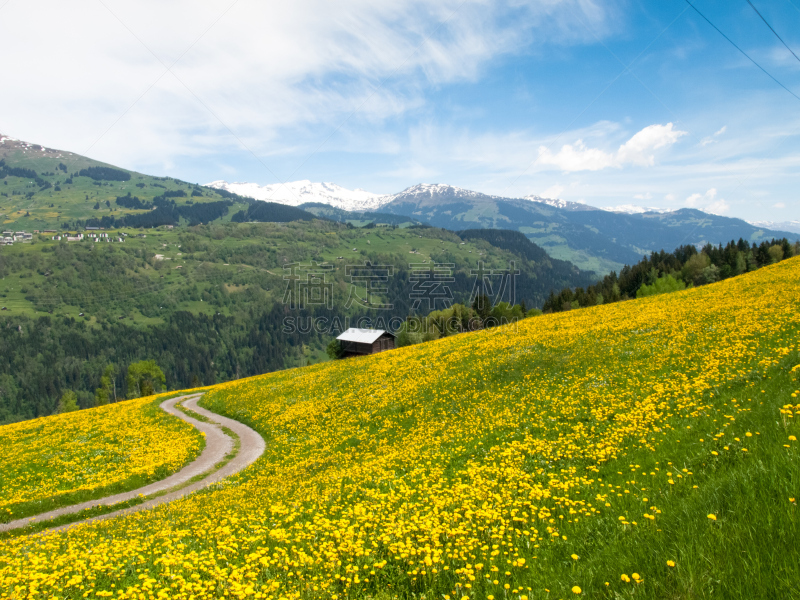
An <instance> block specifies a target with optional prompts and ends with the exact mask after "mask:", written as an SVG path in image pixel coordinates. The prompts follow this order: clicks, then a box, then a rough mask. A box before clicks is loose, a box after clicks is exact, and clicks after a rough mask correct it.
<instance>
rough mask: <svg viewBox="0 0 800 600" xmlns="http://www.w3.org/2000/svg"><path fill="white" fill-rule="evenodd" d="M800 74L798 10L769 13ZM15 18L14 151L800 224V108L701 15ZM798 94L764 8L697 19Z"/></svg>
mask: <svg viewBox="0 0 800 600" xmlns="http://www.w3.org/2000/svg"><path fill="white" fill-rule="evenodd" d="M753 3H754V5H755V6H756V7H757V8H758V9H759V11H761V13H762V14H763V15H764V16H765V18H766V19H767V20H768V21H769V22H770V23H771V24H772V26H773V27H774V28H775V29H776V31H777V32H778V33H779V34H780V35H781V36H782V37H783V39H784V40H785V41H786V42H787V43H788V44H789V46H790V47H791V48H793V49H794V51H795V52H796V53H797V54H798V55H800V0H770V1H766V0H753ZM65 4H67V3H58V2H52V1H37V0H32V1H28V0H8V1H7V2H6V3H5V4H3V3H2V0H0V35H2V39H3V44H4V68H3V77H2V82H3V89H4V91H3V93H2V94H0V132H3V133H5V134H8V135H11V136H13V137H17V138H21V139H25V140H28V141H34V142H38V143H42V144H45V145H48V146H52V147H58V148H63V149H68V150H73V151H76V152H79V153H85V154H88V155H89V156H92V157H94V158H97V159H100V160H104V161H107V162H110V163H113V164H117V165H120V166H124V167H127V168H131V169H136V170H139V171H143V172H147V173H151V174H159V175H171V176H174V177H178V178H181V179H185V180H189V181H198V182H201V183H203V182H208V181H212V180H216V179H226V180H228V181H251V182H258V183H261V184H267V183H275V182H278V181H293V180H298V179H309V180H312V181H330V182H334V183H337V184H339V185H342V186H344V187H348V188H362V189H366V190H369V191H373V192H377V193H395V192H398V191H400V190H402V189H404V188H406V187H408V186H410V185H413V184H415V183H420V182H426V183H448V184H451V185H455V186H460V187H465V188H469V189H473V190H477V191H481V192H485V193H491V194H499V195H505V196H512V197H520V196H525V195H528V194H538V195H544V196H549V197H560V198H564V199H566V200H572V201H579V202H586V203H588V204H592V205H595V206H617V205H626V204H633V205H639V206H652V207H659V208H682V207H686V206H691V207H696V208H701V209H704V210H709V211H712V212H715V213H719V214H725V215H729V216H738V217H742V218H746V219H750V220H773V221H783V220H790V219H791V220H796V219H800V197H798V189H800V185H799V184H800V100H798V99H797V98H794V97H792V96H791V95H790V94H789V93H787V92H786V91H785V90H783V89H781V88H780V87H779V86H778V85H777V84H776V83H775V82H773V81H772V80H770V79H769V77H768V76H766V75H765V74H764V73H762V72H761V71H759V70H758V68H757V67H755V66H754V65H753V64H752V63H750V62H749V61H748V60H747V58H745V57H744V56H743V55H742V54H740V53H739V52H738V51H737V50H736V49H735V48H734V47H733V46H731V45H730V44H729V43H728V42H727V41H725V39H723V38H722V37H721V36H720V34H719V33H717V32H716V31H714V30H713V29H712V28H711V27H710V26H709V25H708V24H707V23H706V22H705V21H703V20H702V18H701V17H699V15H697V13H695V12H694V11H693V10H692V9H691V8H690V7H689V5H688V4H686V2H684V1H678V0H666V1H663V2H634V1H630V2H600V1H597V2H591V1H589V0H585V1H570V0H561V1H555V0H553V1H547V2H534V3H521V2H514V1H511V2H488V1H481V0H457V1H453V2H450V1H449V0H440V1H438V2H423V1H413V0H397V1H395V2H392V3H375V2H371V1H367V0H343V1H341V2H337V3H330V2H322V1H312V0H302V1H298V2H293V3H281V4H276V3H263V2H262V3H256V2H254V1H252V0H225V1H217V0H213V1H205V0H203V1H196V2H188V1H185V2H184V1H170V2H155V1H150V0H142V1H141V2H136V3H126V2H121V1H112V0H107V1H104V2H103V3H101V2H96V1H93V2H89V1H86V2H83V1H81V0H79V1H78V2H74V3H69V4H68V5H65ZM695 6H697V7H698V8H699V9H700V10H701V11H702V12H703V13H704V14H705V15H706V16H707V17H708V18H709V19H710V20H711V21H712V22H714V23H715V24H716V25H717V26H718V27H719V28H720V29H721V30H722V31H724V32H725V33H726V35H728V36H729V37H730V38H731V39H732V40H734V41H735V42H736V43H737V44H738V45H739V46H740V47H742V48H743V49H744V50H745V51H746V52H747V53H748V54H749V55H750V56H752V57H753V58H754V59H755V60H756V61H758V62H759V64H761V65H762V66H763V67H764V68H765V69H766V70H767V71H769V72H770V73H771V74H772V75H774V76H775V77H776V78H777V79H779V80H780V81H781V82H782V83H783V84H784V85H786V86H787V87H788V88H789V89H791V90H792V91H794V92H795V93H796V94H797V95H799V96H800V61H798V60H797V59H795V57H793V56H792V55H791V54H790V52H789V51H788V50H786V48H785V47H784V46H783V45H782V44H781V43H780V41H779V40H778V39H777V38H776V37H775V36H774V34H773V33H772V32H770V31H769V29H768V28H767V26H766V25H765V24H764V23H763V22H762V21H761V20H760V19H759V17H758V15H756V13H755V12H754V11H753V9H752V8H751V7H750V6H749V5H748V4H747V2H746V1H745V0H741V1H740V0H732V1H730V2H719V1H711V0H697V2H695Z"/></svg>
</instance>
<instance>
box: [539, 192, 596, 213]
mask: <svg viewBox="0 0 800 600" xmlns="http://www.w3.org/2000/svg"><path fill="white" fill-rule="evenodd" d="M523 199H524V200H530V201H531V202H538V203H539V204H546V205H547V206H553V207H555V208H563V209H564V210H597V209H596V208H595V207H594V206H589V205H588V204H585V203H584V202H570V201H569V200H562V199H561V198H542V197H541V196H537V195H535V194H531V195H529V196H525V198H523Z"/></svg>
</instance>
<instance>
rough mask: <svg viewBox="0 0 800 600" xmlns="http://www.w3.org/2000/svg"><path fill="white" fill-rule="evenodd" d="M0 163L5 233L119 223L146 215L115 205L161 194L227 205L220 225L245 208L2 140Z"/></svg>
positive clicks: (186, 187)
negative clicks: (89, 221) (122, 200)
mask: <svg viewBox="0 0 800 600" xmlns="http://www.w3.org/2000/svg"><path fill="white" fill-rule="evenodd" d="M0 161H1V162H0V182H1V183H0V219H2V224H3V227H4V228H7V229H14V230H26V231H33V230H40V231H42V230H45V229H61V228H62V227H63V226H64V225H65V224H66V225H67V226H75V224H76V222H78V221H81V222H83V221H86V220H87V219H102V218H103V217H107V218H108V217H114V218H116V219H119V218H121V217H125V216H135V215H142V214H145V213H147V212H149V209H135V208H129V207H125V206H121V205H120V204H118V203H117V202H116V199H117V198H118V197H121V196H127V195H128V194H131V196H132V197H133V196H136V197H137V198H139V199H140V200H141V202H142V203H152V202H153V199H154V198H157V197H159V196H164V194H165V193H167V194H176V195H174V196H168V198H169V199H170V200H171V201H174V202H175V204H176V205H177V206H184V207H185V206H192V205H194V204H204V203H211V202H221V201H231V202H232V203H231V205H230V207H229V208H228V210H227V211H226V214H225V215H224V216H222V217H221V218H220V220H223V221H225V220H230V218H231V216H232V215H233V214H235V213H236V212H238V211H239V210H246V209H247V206H248V204H247V202H245V201H243V200H242V199H239V198H230V196H231V195H230V194H221V193H219V192H218V191H217V190H213V189H211V188H206V187H202V186H198V185H195V184H190V183H187V182H185V181H180V180H178V179H173V178H172V177H153V176H150V175H144V174H142V173H136V172H135V171H128V170H125V169H119V168H118V167H115V166H113V165H107V164H105V163H101V162H98V161H95V160H92V159H90V158H86V157H84V156H80V155H78V154H74V153H72V152H65V151H61V150H53V149H50V148H45V147H43V146H39V145H36V144H29V143H27V142H20V141H12V140H10V139H8V138H5V139H4V140H3V142H2V143H0ZM92 169H94V170H92ZM81 172H84V173H85V174H84V175H80V173H81ZM126 177H127V179H125V178H126ZM123 179H124V180H123ZM177 194H182V195H177Z"/></svg>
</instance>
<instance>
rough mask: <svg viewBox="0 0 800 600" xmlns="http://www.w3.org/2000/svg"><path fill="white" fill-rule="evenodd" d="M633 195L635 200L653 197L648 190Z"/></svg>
mask: <svg viewBox="0 0 800 600" xmlns="http://www.w3.org/2000/svg"><path fill="white" fill-rule="evenodd" d="M633 197H634V198H636V199H637V200H650V199H652V198H653V195H652V194H651V193H650V192H646V193H644V194H634V196H633Z"/></svg>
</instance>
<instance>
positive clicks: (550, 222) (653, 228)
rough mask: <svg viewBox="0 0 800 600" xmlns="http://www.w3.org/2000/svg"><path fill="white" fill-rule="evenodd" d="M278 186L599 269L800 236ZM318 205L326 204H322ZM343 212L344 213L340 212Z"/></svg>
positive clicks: (462, 194)
mask: <svg viewBox="0 0 800 600" xmlns="http://www.w3.org/2000/svg"><path fill="white" fill-rule="evenodd" d="M208 185H209V186H210V187H215V188H218V189H225V190H227V191H229V192H233V193H236V194H240V195H243V196H247V195H251V196H252V197H257V196H255V195H252V194H249V193H248V190H252V189H254V188H253V187H248V186H253V184H244V183H226V182H213V183H210V184H208ZM223 186H224V187H223ZM275 187H276V186H255V188H258V189H256V191H257V192H258V193H259V195H260V196H262V197H263V195H264V193H265V190H267V189H269V190H270V194H272V195H270V196H267V197H268V198H269V199H270V200H272V201H275V202H281V201H282V200H281V197H282V194H284V193H288V191H287V190H291V191H292V193H293V194H295V196H294V197H293V198H290V199H289V200H288V201H287V203H288V202H292V203H294V202H298V201H299V200H300V199H308V202H309V204H302V203H301V204H295V205H297V206H300V207H301V208H303V207H308V208H311V207H312V205H311V203H315V204H316V205H317V207H319V205H320V203H322V204H328V205H330V206H333V207H334V208H336V209H339V210H343V211H351V212H355V213H359V214H358V216H357V220H363V219H364V218H365V214H364V213H367V212H370V211H379V212H380V213H381V214H383V215H397V216H400V217H407V218H409V219H413V220H416V221H421V222H425V223H428V224H430V225H433V226H436V227H442V228H444V229H450V230H455V231H459V230H465V229H478V228H491V229H511V230H515V231H520V232H522V233H523V234H525V236H527V237H528V238H529V239H530V240H531V241H533V242H535V243H536V244H538V245H540V246H542V247H543V248H545V249H546V250H547V252H548V253H549V254H550V255H551V256H553V257H554V258H558V259H562V260H569V261H571V262H572V263H574V264H575V265H576V266H578V267H579V268H580V269H582V270H591V271H595V272H597V273H598V274H603V273H607V272H609V271H612V270H619V269H620V268H622V266H623V265H626V264H633V263H635V262H638V261H639V259H641V257H642V256H643V255H644V254H649V253H650V252H654V251H659V250H668V251H672V250H674V249H675V248H677V247H678V246H681V245H687V244H694V245H704V244H707V243H710V244H715V245H716V244H720V243H721V244H725V243H727V242H729V241H731V240H738V239H739V238H744V239H745V240H748V241H751V242H760V241H762V240H765V239H770V238H773V237H776V238H781V237H786V238H789V239H790V240H797V239H800V224H798V223H797V222H784V223H762V222H759V223H748V222H746V221H743V220H742V219H735V218H730V217H722V216H718V215H712V214H708V213H704V212H702V211H700V210H696V209H690V208H684V209H679V210H673V211H668V210H664V209H652V210H645V209H641V208H639V207H634V206H624V205H623V206H617V207H609V208H605V209H601V208H597V207H593V206H589V205H587V204H582V203H577V202H569V201H566V200H560V199H553V198H542V197H539V196H527V197H525V198H503V197H500V196H492V195H488V194H482V193H480V192H475V191H472V190H466V189H463V188H458V187H454V186H450V185H444V184H418V185H414V186H412V187H410V188H408V189H406V190H403V191H402V192H400V193H398V194H392V195H385V196H379V195H377V194H370V193H369V192H364V191H363V190H355V191H351V190H347V189H345V188H342V187H340V186H337V185H335V184H331V183H320V184H312V183H311V182H308V181H302V182H294V183H289V184H284V186H283V188H282V189H283V190H285V191H284V192H279V191H276V190H275V189H274V188H275ZM267 197H264V199H266V198H267ZM317 211H318V208H317V210H315V211H314V212H317ZM342 218H343V217H342V213H339V219H340V220H341V219H342Z"/></svg>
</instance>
